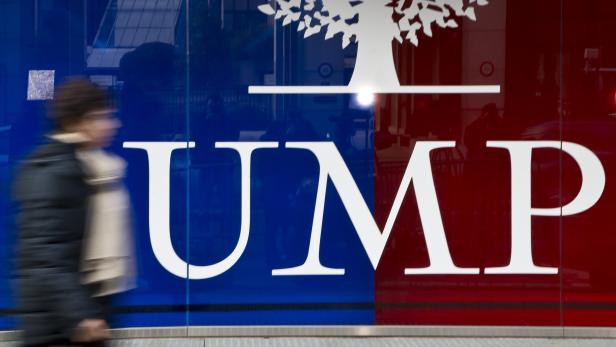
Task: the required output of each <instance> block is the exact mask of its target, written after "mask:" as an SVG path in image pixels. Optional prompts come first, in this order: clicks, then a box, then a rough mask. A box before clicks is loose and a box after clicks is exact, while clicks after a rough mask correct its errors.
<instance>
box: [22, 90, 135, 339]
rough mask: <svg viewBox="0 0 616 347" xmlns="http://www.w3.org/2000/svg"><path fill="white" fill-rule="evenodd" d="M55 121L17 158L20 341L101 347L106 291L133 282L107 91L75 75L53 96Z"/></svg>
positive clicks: (105, 332) (105, 330)
mask: <svg viewBox="0 0 616 347" xmlns="http://www.w3.org/2000/svg"><path fill="white" fill-rule="evenodd" d="M50 106H51V107H50V116H51V118H52V121H53V123H54V125H55V129H54V130H53V132H52V133H51V134H50V135H49V136H48V139H47V140H46V141H45V143H44V144H42V145H41V146H39V147H38V148H37V149H36V150H35V151H34V153H33V154H31V155H30V156H29V157H28V158H27V159H26V160H25V162H24V163H23V165H22V167H21V168H20V170H19V171H18V173H17V176H16V181H15V184H14V189H15V196H16V200H17V202H18V204H19V215H18V235H17V239H18V245H17V261H16V263H17V288H18V308H19V313H20V324H21V327H22V329H23V332H24V336H23V338H24V344H25V345H26V346H66V345H69V346H104V345H105V340H106V339H108V338H109V332H108V325H107V313H108V307H107V306H108V299H104V298H103V297H105V296H108V295H109V294H114V293H117V292H121V291H124V290H126V289H129V288H130V287H131V286H132V284H131V283H130V279H131V278H132V276H131V275H132V270H133V266H132V264H133V263H132V260H131V254H132V253H131V249H130V248H131V244H130V237H129V232H130V228H129V224H130V223H129V222H128V218H127V216H128V214H127V211H128V198H127V196H126V193H125V190H124V188H123V186H122V184H121V179H122V176H123V172H124V162H123V161H122V160H121V159H120V158H118V157H116V156H114V155H111V154H109V153H106V152H104V151H103V150H102V149H103V148H104V147H106V146H107V145H108V144H109V143H110V141H111V140H112V138H113V136H114V135H115V133H116V131H117V129H118V127H119V126H120V124H119V121H117V120H116V119H115V118H114V116H113V110H112V109H111V106H110V102H109V98H108V95H107V93H106V92H105V91H104V90H103V89H101V88H100V87H98V86H97V85H95V84H93V83H91V82H90V81H89V80H87V79H82V78H75V79H71V80H69V81H68V82H66V83H65V84H64V85H62V86H61V87H60V88H58V90H57V91H56V94H55V98H54V100H53V101H52V102H51V104H50Z"/></svg>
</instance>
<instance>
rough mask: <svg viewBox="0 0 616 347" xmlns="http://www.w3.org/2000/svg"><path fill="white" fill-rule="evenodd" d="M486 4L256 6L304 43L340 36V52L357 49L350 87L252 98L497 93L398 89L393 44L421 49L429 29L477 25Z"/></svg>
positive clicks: (275, 1)
mask: <svg viewBox="0 0 616 347" xmlns="http://www.w3.org/2000/svg"><path fill="white" fill-rule="evenodd" d="M485 5H488V0H272V1H271V2H269V3H266V4H263V5H261V6H259V10H260V11H261V12H263V13H264V14H266V15H269V16H273V17H274V18H275V19H276V20H279V21H280V20H281V21H282V25H283V26H286V25H289V24H291V23H296V25H297V31H298V32H303V33H304V38H308V37H310V36H313V35H315V34H319V33H323V34H324V35H325V40H329V39H331V38H333V37H335V36H337V35H342V48H343V49H344V48H346V47H347V46H348V45H349V44H350V43H351V42H355V43H357V45H358V48H357V58H356V61H355V68H354V70H353V75H352V77H351V81H350V83H349V85H348V86H295V87H294V86H273V87H256V86H251V87H250V88H249V92H250V93H259V94H260V93H273V94H280V93H282V94H285V93H336V94H337V93H361V92H373V93H500V86H401V85H400V82H399V80H398V75H397V73H396V67H395V64H394V57H393V52H392V47H391V42H392V40H394V39H395V40H397V41H398V42H401V43H402V42H404V40H408V41H410V42H411V43H412V44H413V45H415V46H416V47H418V46H419V35H418V34H419V33H420V32H423V33H424V34H425V35H426V36H428V37H432V30H433V27H434V26H435V25H436V26H438V27H440V28H457V27H458V24H459V21H460V20H461V19H469V20H472V21H475V20H476V15H475V9H476V8H477V7H479V6H485Z"/></svg>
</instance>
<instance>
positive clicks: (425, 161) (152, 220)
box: [124, 141, 605, 280]
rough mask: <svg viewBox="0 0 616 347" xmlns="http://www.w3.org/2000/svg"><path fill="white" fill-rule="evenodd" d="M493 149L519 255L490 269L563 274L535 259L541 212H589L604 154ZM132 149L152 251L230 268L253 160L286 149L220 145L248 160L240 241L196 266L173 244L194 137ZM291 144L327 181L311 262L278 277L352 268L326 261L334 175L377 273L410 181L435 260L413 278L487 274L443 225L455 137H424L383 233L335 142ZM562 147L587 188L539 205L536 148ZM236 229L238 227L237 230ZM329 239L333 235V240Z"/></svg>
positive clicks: (526, 144)
mask: <svg viewBox="0 0 616 347" xmlns="http://www.w3.org/2000/svg"><path fill="white" fill-rule="evenodd" d="M487 146H488V147H491V148H501V149H504V150H507V151H509V156H510V159H511V196H512V201H511V258H510V260H509V264H506V265H505V266H503V267H497V268H487V269H485V273H486V274H557V273H558V268H555V267H540V266H537V265H536V264H535V263H534V261H533V257H532V230H531V218H532V217H533V216H552V217H560V216H570V215H573V214H577V213H581V212H584V211H586V210H588V209H589V208H591V207H592V206H594V204H595V203H596V202H597V201H598V200H599V198H600V197H601V195H602V194H603V190H604V188H605V171H604V169H603V165H602V164H601V162H600V160H599V158H597V156H596V155H595V154H594V153H593V152H592V151H590V150H589V149H587V148H586V147H583V146H581V145H578V144H575V143H571V142H559V141H490V142H488V143H487ZM124 147H125V148H133V149H142V150H145V151H146V153H147V156H148V160H149V196H150V199H149V201H150V202H149V224H150V240H151V243H152V249H153V251H154V254H155V256H156V258H157V259H158V261H159V262H160V263H161V265H162V266H163V267H164V268H165V269H167V270H168V271H169V272H171V273H172V274H174V275H176V276H178V277H181V278H188V279H194V280H198V279H206V278H212V277H216V276H218V275H220V274H222V273H225V272H226V271H228V270H229V269H230V268H231V267H233V265H235V263H236V262H237V261H238V259H239V258H240V257H241V255H242V253H243V252H244V250H245V248H246V245H247V243H248V239H249V234H250V191H251V189H250V188H251V187H250V181H251V179H250V177H251V170H250V166H251V158H252V154H253V153H254V152H255V151H257V150H266V149H273V148H278V147H279V144H278V143H276V142H218V143H216V148H222V149H230V150H234V151H236V152H237V153H238V154H239V156H240V165H241V172H242V178H241V189H242V195H241V199H242V202H241V224H240V225H241V226H240V231H239V233H240V236H239V239H238V242H237V244H236V246H235V248H234V250H233V251H232V252H231V254H230V255H229V256H228V257H227V258H225V259H224V260H222V261H220V262H219V263H216V264H213V265H207V266H196V265H192V264H188V263H186V262H185V261H184V260H183V259H181V258H180V257H179V256H178V255H177V253H176V252H175V250H174V249H173V245H172V243H171V230H170V225H169V223H170V222H169V221H170V220H169V213H170V212H169V211H170V206H169V190H170V187H169V184H170V170H171V167H170V164H171V154H172V153H173V151H175V150H178V149H188V148H194V147H195V143H193V142H190V143H186V142H125V143H124ZM286 147H287V148H289V149H296V150H304V151H309V152H311V153H312V154H314V156H315V157H316V159H317V161H318V163H319V182H318V188H317V198H316V204H315V209H314V214H313V222H312V231H311V237H310V244H309V246H308V252H307V258H306V261H305V262H304V263H303V264H299V265H298V266H296V267H292V268H287V269H274V270H273V271H272V275H273V276H291V275H343V274H344V269H336V268H330V267H327V266H325V265H323V264H321V261H320V257H319V256H320V245H321V241H322V239H323V237H322V233H321V232H322V222H323V213H324V209H325V195H326V187H327V182H328V181H329V180H331V182H332V183H333V186H334V187H335V188H336V190H337V193H338V195H339V196H340V199H341V200H342V203H343V205H344V208H345V209H346V211H347V213H348V215H349V217H350V219H351V222H352V223H353V226H354V228H355V231H356V232H357V235H358V237H359V239H360V241H361V243H362V245H363V247H364V249H365V251H366V254H367V256H368V258H369V259H370V262H371V263H372V267H373V268H374V269H375V270H376V268H377V267H378V264H379V261H380V259H381V256H382V254H383V250H384V249H385V245H386V244H387V240H388V238H389V235H390V233H391V230H392V228H393V225H394V223H395V221H396V217H397V215H398V212H399V211H400V207H401V205H402V202H403V201H404V199H405V196H406V192H407V191H408V188H409V186H410V184H411V183H412V184H413V187H414V190H415V199H416V200H417V206H418V209H419V215H420V218H421V223H422V226H423V230H424V237H425V240H426V245H427V250H428V255H429V258H430V265H429V266H428V267H426V268H407V269H405V270H404V273H405V274H407V275H445V274H448V275H461V274H479V273H480V269H479V268H460V267H458V266H456V265H455V262H454V259H452V257H451V253H450V251H449V245H448V242H447V238H446V235H445V231H444V228H443V221H442V218H441V213H440V207H439V204H438V199H437V195H436V190H435V186H434V180H433V178H432V169H431V163H430V152H431V151H433V150H436V149H442V148H452V147H455V142H442V141H424V142H421V141H420V142H417V144H416V146H415V149H414V151H413V153H412V154H411V157H410V158H409V162H408V164H407V167H406V171H405V172H404V175H403V177H402V181H401V183H400V186H399V188H398V192H397V194H396V197H395V199H394V202H393V205H392V208H391V210H390V213H389V216H388V218H387V222H386V224H385V228H384V229H383V230H380V229H379V227H378V225H377V223H376V222H375V221H374V218H373V217H372V213H371V211H370V209H369V208H368V206H367V204H366V202H365V200H364V199H363V197H362V195H361V193H360V191H359V188H358V187H357V184H356V183H355V180H354V179H353V177H352V175H351V173H350V171H349V169H348V167H347V166H346V164H345V162H344V160H343V159H342V156H341V155H340V153H339V151H338V149H337V148H336V146H335V144H334V143H333V142H287V143H286ZM540 148H548V149H555V150H562V151H563V152H565V153H566V154H568V155H569V156H571V158H573V160H575V161H576V163H577V164H578V166H579V168H580V171H581V173H582V186H581V188H580V191H579V193H578V194H577V196H576V198H575V199H573V201H571V202H569V203H568V204H566V205H564V206H556V207H553V208H535V207H533V206H532V204H531V192H532V190H531V175H532V171H531V162H532V153H533V150H535V149H540ZM229 232H234V231H233V230H229ZM325 240H326V238H325Z"/></svg>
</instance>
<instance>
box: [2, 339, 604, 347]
mask: <svg viewBox="0 0 616 347" xmlns="http://www.w3.org/2000/svg"><path fill="white" fill-rule="evenodd" d="M615 345H616V340H614V339H612V340H610V339H537V338H454V337H450V338H418V337H400V338H377V337H363V338H354V337H348V338H322V337H318V338H310V337H301V338H288V337H284V338H207V339H203V338H194V339H192V338H185V339H178V338H175V339H163V338H161V339H135V340H115V341H112V342H111V343H110V346H112V347H146V346H147V347H210V346H211V347H231V346H233V347H286V346H289V347H374V346H379V347H381V346H382V347H402V346H411V347H466V346H472V347H475V346H479V347H546V346H549V347H608V346H610V347H611V346H615ZM17 346H19V344H18V343H15V342H4V343H0V347H17Z"/></svg>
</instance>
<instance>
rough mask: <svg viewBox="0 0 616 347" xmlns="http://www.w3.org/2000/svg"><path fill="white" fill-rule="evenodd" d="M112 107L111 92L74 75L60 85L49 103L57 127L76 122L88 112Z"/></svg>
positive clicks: (62, 127)
mask: <svg viewBox="0 0 616 347" xmlns="http://www.w3.org/2000/svg"><path fill="white" fill-rule="evenodd" d="M109 107H110V100H109V94H108V93H107V91H106V90H104V89H103V88H101V87H100V86H98V85H96V84H94V83H92V82H91V81H90V80H88V79H87V78H84V77H72V78H70V79H68V80H67V81H66V82H64V83H63V84H62V85H61V86H59V87H58V88H57V89H56V91H55V95H54V99H53V100H52V101H51V103H50V105H49V114H50V117H51V119H52V120H53V121H54V123H55V126H56V128H57V129H64V128H66V126H70V125H71V124H75V123H76V122H78V121H79V120H80V119H82V118H83V117H84V116H85V115H86V114H87V113H88V112H91V111H96V110H102V109H106V108H109Z"/></svg>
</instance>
